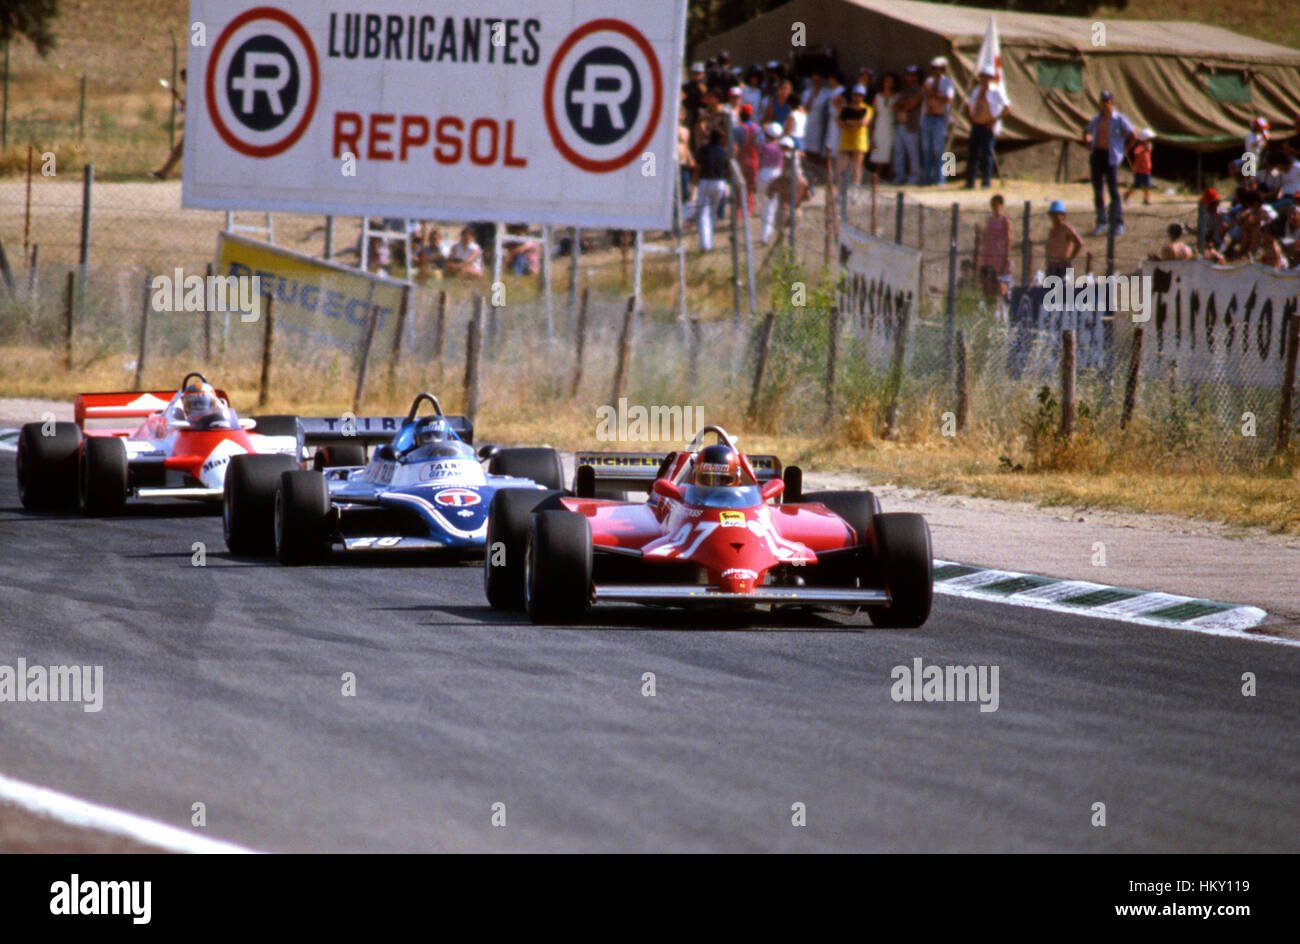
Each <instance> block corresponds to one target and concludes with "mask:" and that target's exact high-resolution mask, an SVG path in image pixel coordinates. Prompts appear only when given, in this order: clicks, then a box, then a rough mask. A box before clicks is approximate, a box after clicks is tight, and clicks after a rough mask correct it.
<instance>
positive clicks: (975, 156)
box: [966, 67, 1011, 190]
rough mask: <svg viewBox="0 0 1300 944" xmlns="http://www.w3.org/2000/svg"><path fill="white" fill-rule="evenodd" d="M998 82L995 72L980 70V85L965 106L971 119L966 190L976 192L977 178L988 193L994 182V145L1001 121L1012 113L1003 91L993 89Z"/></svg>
mask: <svg viewBox="0 0 1300 944" xmlns="http://www.w3.org/2000/svg"><path fill="white" fill-rule="evenodd" d="M995 78H997V76H996V75H994V73H993V70H992V69H990V68H988V67H985V68H983V69H981V70H980V74H979V85H978V86H977V87H976V89H975V91H974V92H973V93H972V94H971V97H970V101H968V102H967V103H966V114H967V116H968V117H969V118H970V151H969V155H968V157H967V160H966V189H967V190H974V189H975V178H976V177H979V179H980V185H981V186H983V187H984V188H985V189H988V187H989V185H990V184H991V182H992V178H993V145H994V142H996V140H997V134H998V129H999V128H1000V127H1001V125H1002V119H1003V118H1004V117H1006V115H1007V113H1008V112H1010V111H1011V103H1010V102H1009V101H1007V97H1006V95H1004V94H1003V93H1002V90H1001V89H999V88H997V87H995V86H994V85H993V80H994V79H995Z"/></svg>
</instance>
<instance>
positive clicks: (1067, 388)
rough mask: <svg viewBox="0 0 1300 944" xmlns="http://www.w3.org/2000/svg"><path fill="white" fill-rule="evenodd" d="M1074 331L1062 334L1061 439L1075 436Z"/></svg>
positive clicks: (1069, 329) (1068, 330)
mask: <svg viewBox="0 0 1300 944" xmlns="http://www.w3.org/2000/svg"><path fill="white" fill-rule="evenodd" d="M1074 407H1075V404H1074V330H1073V329H1072V328H1066V329H1065V330H1064V331H1062V332H1061V438H1062V439H1064V440H1066V441H1067V442H1069V440H1070V437H1071V436H1073V435H1074Z"/></svg>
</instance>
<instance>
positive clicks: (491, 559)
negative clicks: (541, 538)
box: [483, 488, 561, 610]
mask: <svg viewBox="0 0 1300 944" xmlns="http://www.w3.org/2000/svg"><path fill="white" fill-rule="evenodd" d="M560 494H561V493H560V492H558V491H547V492H539V491H537V490H536V489H531V488H505V489H501V490H500V491H499V492H497V493H496V494H495V495H493V496H492V504H491V506H490V507H489V508H488V525H487V553H486V554H485V555H484V556H483V590H484V592H485V593H487V598H488V603H490V604H491V605H492V606H493V607H494V608H495V609H498V610H521V609H523V606H524V556H525V555H526V554H527V553H528V533H529V531H530V530H531V529H532V526H533V511H534V509H536V508H537V506H538V505H540V504H543V503H545V502H547V501H548V500H550V499H553V498H554V497H555V496H557V495H560Z"/></svg>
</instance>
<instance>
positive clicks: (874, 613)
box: [867, 512, 934, 629]
mask: <svg viewBox="0 0 1300 944" xmlns="http://www.w3.org/2000/svg"><path fill="white" fill-rule="evenodd" d="M872 530H873V531H874V532H875V536H876V571H877V574H878V576H879V577H881V578H883V579H884V582H885V586H886V588H888V590H889V594H890V597H891V598H892V602H891V603H890V605H889V606H888V607H871V608H870V609H868V611H867V614H868V615H869V616H870V617H871V623H872V625H873V626H881V627H889V628H898V629H915V628H916V627H918V626H921V625H923V624H924V623H925V621H926V620H927V619H929V618H930V604H931V602H932V600H933V599H934V551H933V549H932V548H931V546H930V526H929V525H928V524H926V522H925V518H923V517H922V516H921V515H916V514H908V513H901V512H895V513H893V514H888V515H876V517H875V520H874V521H873V522H872Z"/></svg>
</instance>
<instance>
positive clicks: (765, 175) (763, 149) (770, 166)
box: [754, 121, 785, 221]
mask: <svg viewBox="0 0 1300 944" xmlns="http://www.w3.org/2000/svg"><path fill="white" fill-rule="evenodd" d="M763 136H764V138H766V140H765V141H764V142H763V144H762V145H761V146H760V147H759V149H758V180H757V182H756V183H755V185H754V189H755V190H756V191H757V192H758V195H759V197H760V198H761V199H763V200H764V201H766V202H765V203H764V204H763V219H764V221H766V220H767V219H768V217H769V216H771V217H772V218H773V219H775V218H776V206H775V204H776V201H777V198H776V197H774V196H772V195H771V194H770V193H769V192H768V191H769V190H770V189H771V183H772V181H774V180H776V179H777V178H778V177H780V176H781V169H782V168H783V167H784V165H785V156H784V154H783V153H782V151H781V138H782V137H784V136H785V129H784V128H782V127H781V125H780V124H778V123H777V122H775V121H773V122H771V123H770V124H768V125H767V126H765V127H764V128H763Z"/></svg>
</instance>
